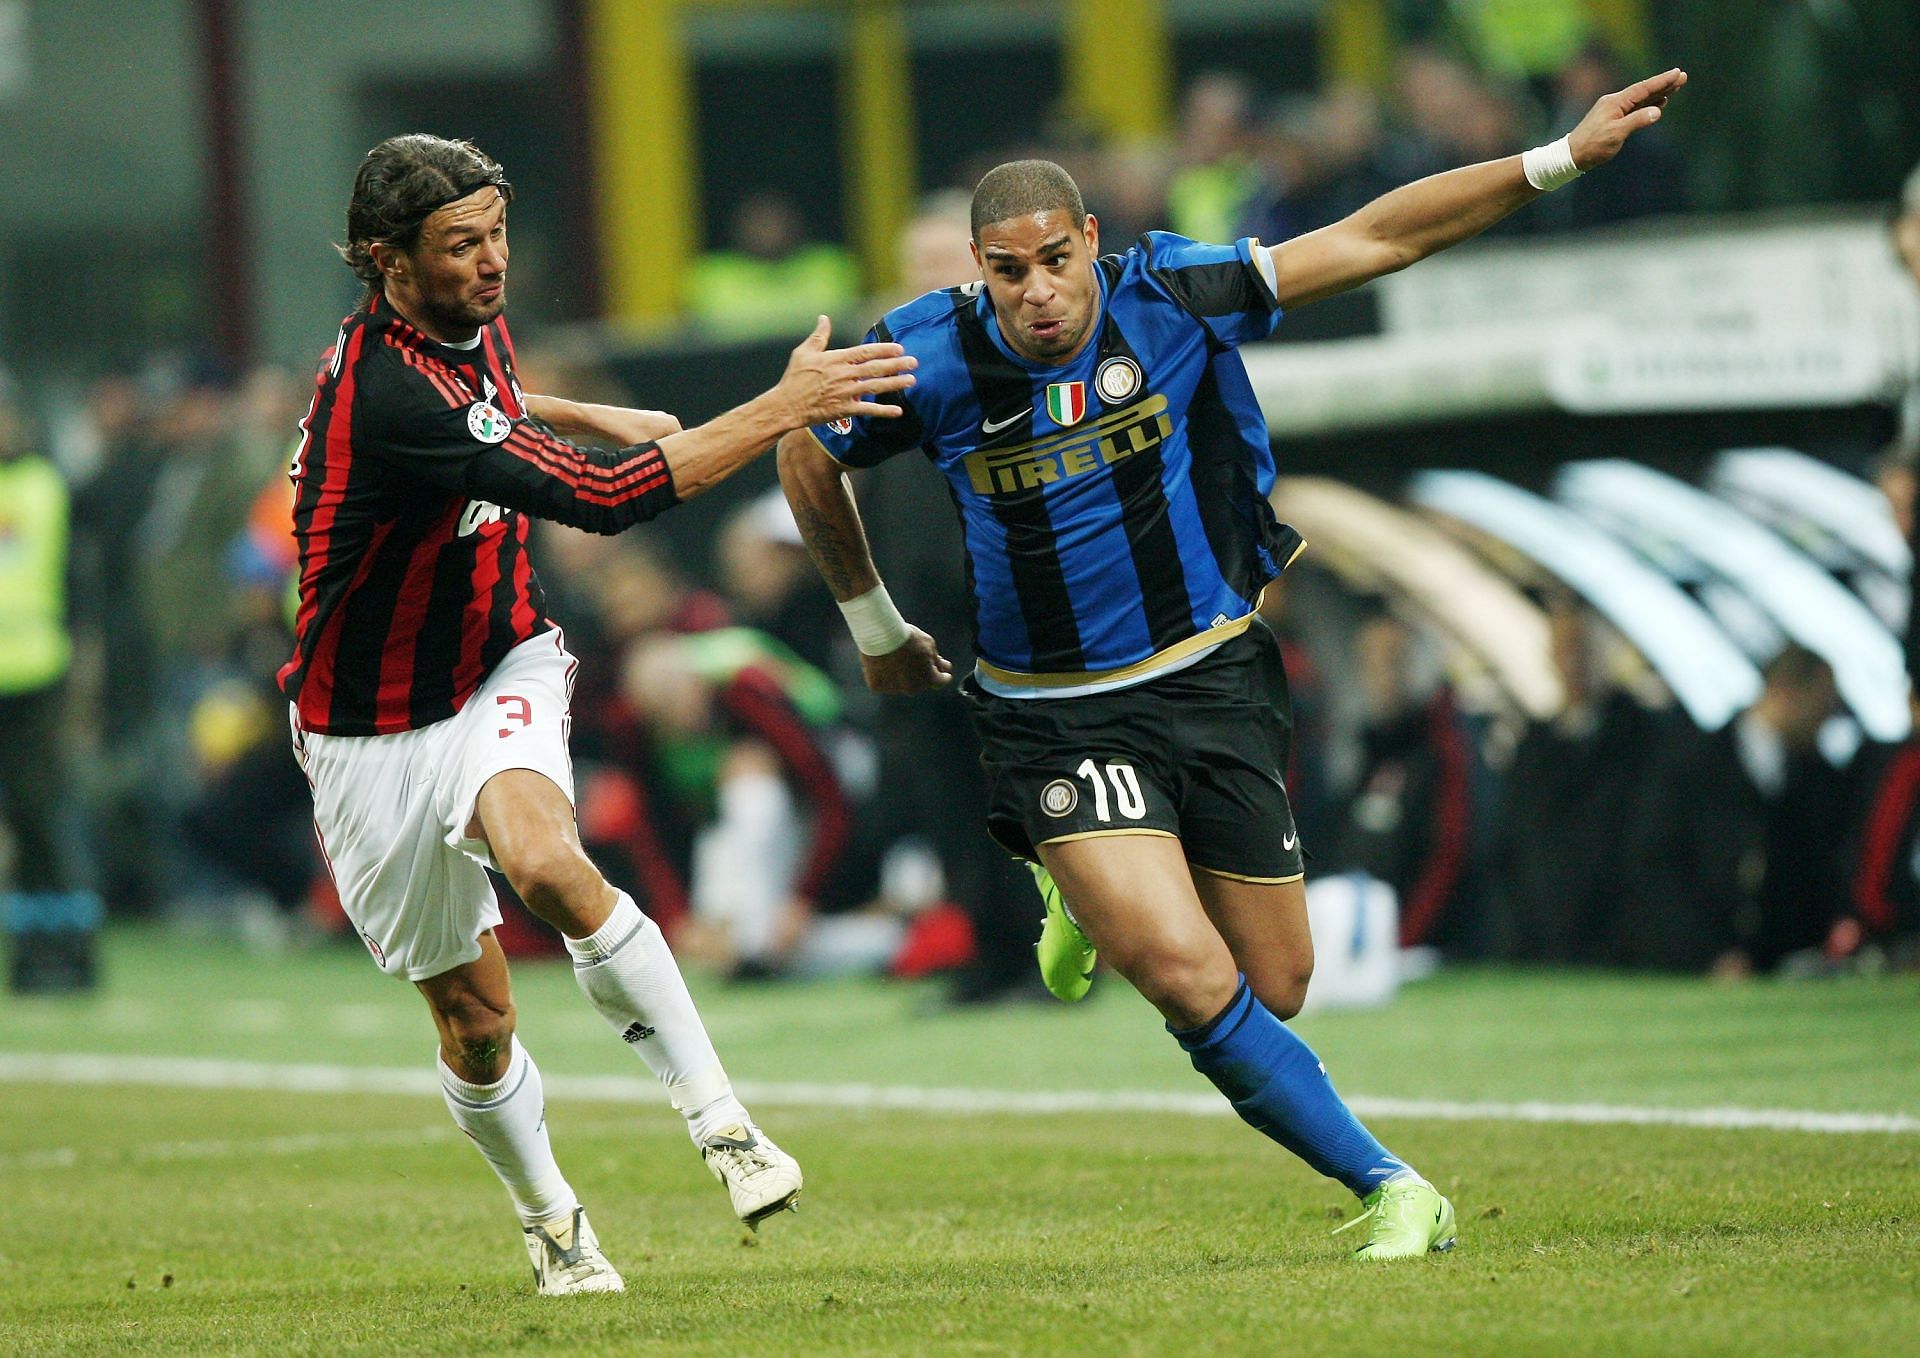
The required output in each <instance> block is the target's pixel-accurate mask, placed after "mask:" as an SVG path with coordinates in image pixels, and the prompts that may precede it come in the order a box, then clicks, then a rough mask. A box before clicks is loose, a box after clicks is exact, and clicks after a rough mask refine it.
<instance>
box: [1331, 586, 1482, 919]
mask: <svg viewBox="0 0 1920 1358" xmlns="http://www.w3.org/2000/svg"><path fill="white" fill-rule="evenodd" d="M1354 647H1355V668H1356V673H1355V675H1354V680H1355V682H1356V684H1357V686H1358V688H1359V693H1360V698H1361V702H1362V704H1363V706H1364V712H1365V716H1364V719H1363V722H1362V726H1361V732H1360V740H1361V766H1360V777H1359V780H1358V782H1357V783H1356V785H1355V787H1354V791H1353V793H1352V795H1351V796H1350V797H1349V798H1348V800H1347V803H1346V808H1345V811H1344V812H1343V813H1342V815H1341V817H1340V819H1339V822H1338V823H1337V825H1336V826H1335V829H1334V837H1333V844H1332V846H1331V851H1330V853H1329V858H1330V860H1331V864H1332V867H1333V868H1334V870H1336V871H1349V870H1353V869H1358V870H1360V871H1363V872H1366V873H1370V874H1371V875H1372V876H1374V877H1378V878H1379V879H1380V880H1382V881H1384V882H1386V883H1387V884H1388V885H1390V886H1391V887H1393V889H1394V891H1395V893H1396V894H1397V895H1398V896H1399V899H1400V942H1401V944H1402V946H1404V947H1413V946H1416V945H1419V944H1425V943H1443V942H1447V941H1449V938H1448V936H1449V935H1451V936H1455V937H1457V936H1461V935H1463V934H1464V933H1465V931H1466V922H1465V921H1463V920H1461V919H1459V918H1457V917H1456V918H1449V911H1450V910H1453V908H1454V907H1455V906H1456V905H1457V904H1458V902H1459V899H1460V897H1461V888H1462V884H1463V879H1464V877H1465V873H1466V866H1467V840H1468V835H1469V831H1470V829H1471V825H1472V816H1471V807H1470V798H1471V791H1470V788H1471V780H1472V770H1471V768H1470V763H1471V761H1472V758H1473V755H1472V751H1471V749H1470V747H1469V745H1468V742H1467V739H1466V736H1465V734H1464V732H1463V731H1462V729H1461V724H1460V719H1459V712H1458V709H1457V708H1456V707H1455V705H1454V701H1453V695H1452V693H1451V692H1450V691H1449V690H1448V689H1447V686H1446V684H1445V683H1444V682H1442V681H1440V680H1438V679H1437V678H1431V679H1429V678H1426V677H1424V676H1422V675H1421V674H1420V673H1419V670H1418V666H1417V661H1418V659H1419V657H1418V656H1417V654H1416V651H1415V641H1414V636H1413V633H1412V631H1411V630H1410V629H1409V628H1408V627H1407V625H1406V624H1405V623H1403V622H1401V621H1400V620H1399V619H1397V618H1394V617H1391V616H1389V615H1386V614H1380V615H1376V616H1375V617H1374V618H1372V619H1371V620H1370V621H1368V622H1366V623H1363V624H1362V625H1361V627H1360V630H1359V633H1358V635H1357V636H1356V638H1355V642H1354ZM1457 913H1458V912H1457V911H1456V912H1455V914H1456V916H1457Z"/></svg>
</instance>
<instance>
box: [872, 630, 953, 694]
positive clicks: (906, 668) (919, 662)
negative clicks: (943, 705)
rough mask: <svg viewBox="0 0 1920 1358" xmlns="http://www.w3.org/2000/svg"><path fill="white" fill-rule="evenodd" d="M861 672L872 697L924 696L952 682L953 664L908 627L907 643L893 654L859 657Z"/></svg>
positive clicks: (932, 644)
mask: <svg viewBox="0 0 1920 1358" xmlns="http://www.w3.org/2000/svg"><path fill="white" fill-rule="evenodd" d="M860 672H861V674H862V675H864V676H865V677H866V681H867V687H868V688H870V689H872V690H873V691H874V692H875V693H923V692H925V691H926V690H927V689H930V688H939V687H940V686H941V685H942V684H945V683H948V682H950V681H951V680H952V679H953V662H952V661H951V660H949V659H947V658H946V657H945V656H944V655H941V654H940V648H939V647H938V646H936V645H935V644H934V641H933V638H932V637H930V636H928V635H927V634H926V633H925V632H922V631H921V630H920V629H919V628H918V627H914V626H911V625H909V626H908V628H907V639H906V640H905V641H904V642H902V643H901V644H900V645H899V646H898V647H896V648H895V649H894V650H891V651H888V652H887V653H886V654H885V655H863V656H861V657H860Z"/></svg>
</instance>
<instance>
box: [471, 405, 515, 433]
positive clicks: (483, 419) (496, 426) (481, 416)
mask: <svg viewBox="0 0 1920 1358" xmlns="http://www.w3.org/2000/svg"><path fill="white" fill-rule="evenodd" d="M467 432H468V433H469V434H472V435H473V436H474V437H475V438H477V439H479V440H480V442H482V443H502V442H505V441H506V437H507V435H508V434H511V433H512V432H513V421H512V420H511V419H510V418H508V416H507V413H506V411H504V410H501V409H500V408H499V407H498V406H496V405H493V404H492V403H491V402H488V401H475V402H474V403H473V404H472V405H470V406H468V407H467Z"/></svg>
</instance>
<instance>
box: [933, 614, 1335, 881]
mask: <svg viewBox="0 0 1920 1358" xmlns="http://www.w3.org/2000/svg"><path fill="white" fill-rule="evenodd" d="M961 692H962V693H963V694H964V695H965V697H966V699H967V703H968V706H969V708H970V710H971V712H972V716H973V724H974V729H975V730H976V731H978V732H979V734H980V745H981V755H980V762H981V763H982V764H983V765H985V766H986V770H987V777H988V780H989V781H990V782H991V784H992V791H991V793H990V795H989V799H988V804H987V830H988V832H989V833H990V834H992V835H993V837H994V839H995V840H997V841H998V842H999V843H1000V845H1001V846H1002V847H1004V848H1005V849H1007V850H1008V851H1009V852H1011V853H1013V854H1016V855H1018V856H1019V857H1021V858H1037V857H1038V855H1037V854H1036V853H1035V851H1034V846H1035V845H1036V844H1045V843H1048V842H1051V841H1054V840H1061V839H1081V838H1086V837H1088V836H1092V835H1111V834H1130V833H1132V834H1138V833H1141V832H1147V833H1159V834H1166V835H1172V836H1174V837H1176V838H1178V839H1179V840H1180V842H1181V845H1182V848H1183V850H1184V852H1185V853H1186V857H1187V861H1188V862H1189V863H1191V864H1192V865H1193V866H1194V867H1196V868H1203V869H1205V870H1207V871H1209V872H1213V873H1217V874H1219V875H1221V876H1224V877H1237V878H1243V879H1245V880H1248V881H1255V882H1284V881H1290V880H1292V879H1294V878H1297V877H1299V876H1300V875H1301V873H1302V867H1301V853H1300V835H1299V831H1298V830H1297V829H1295V827H1294V823H1293V809H1292V808H1291V807H1290V806H1289V805H1288V804H1287V789H1286V785H1285V783H1284V782H1283V781H1282V771H1283V770H1284V769H1285V768H1286V764H1287V750H1288V746H1289V742H1290V740H1291V737H1292V713H1291V705H1290V703H1289V701H1288V698H1287V672H1286V668H1285V666H1284V665H1282V664H1281V661H1280V646H1279V643H1278V642H1277V641H1275V640H1274V636H1273V633H1272V632H1271V631H1270V630H1268V628H1267V626H1266V624H1265V623H1263V622H1261V621H1260V620H1259V619H1258V618H1255V619H1254V621H1253V624H1252V626H1250V627H1249V628H1248V629H1247V630H1246V631H1245V632H1244V633H1242V634H1241V635H1240V636H1238V637H1235V638H1234V639H1233V640H1232V641H1229V642H1227V643H1226V644H1225V645H1224V646H1221V647H1220V648H1218V649H1217V650H1214V651H1212V652H1210V653H1209V654H1207V655H1206V656H1205V657H1204V658H1203V659H1201V660H1200V661H1198V662H1197V663H1195V664H1193V665H1189V666H1188V667H1187V668H1186V669H1184V670H1179V671H1176V672H1175V673H1173V674H1169V675H1165V676H1163V677H1161V678H1158V679H1149V680H1148V681H1147V682H1145V683H1143V684H1135V685H1134V686H1133V687H1131V688H1123V689H1116V690H1114V691H1113V692H1111V693H1094V694H1088V695H1086V696H1084V697H1079V698H1001V697H996V696H995V695H994V694H991V693H988V692H986V691H985V690H983V689H982V688H981V687H980V686H979V684H978V683H976V682H975V680H974V678H973V676H971V675H969V676H968V677H967V679H966V681H965V682H964V683H963V684H962V685H961Z"/></svg>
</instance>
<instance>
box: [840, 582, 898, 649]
mask: <svg viewBox="0 0 1920 1358" xmlns="http://www.w3.org/2000/svg"><path fill="white" fill-rule="evenodd" d="M840 614H841V616H842V617H844V618H845V619H846V620H847V630H848V631H849V632H852V633H853V644H854V645H855V646H858V647H859V648H860V654H861V655H886V654H888V653H889V652H892V651H897V650H899V649H900V648H901V647H902V646H904V645H906V644H907V620H906V619H905V618H903V617H901V616H900V610H899V609H897V608H895V607H894V606H893V598H892V596H890V595H889V594H888V593H887V587H886V586H885V585H875V586H874V587H873V588H872V589H870V590H868V591H867V592H866V593H865V594H862V595H861V596H860V597H859V598H857V599H848V600H847V601H846V602H844V603H842V604H841V605H840Z"/></svg>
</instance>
